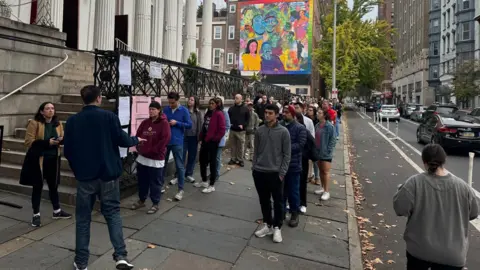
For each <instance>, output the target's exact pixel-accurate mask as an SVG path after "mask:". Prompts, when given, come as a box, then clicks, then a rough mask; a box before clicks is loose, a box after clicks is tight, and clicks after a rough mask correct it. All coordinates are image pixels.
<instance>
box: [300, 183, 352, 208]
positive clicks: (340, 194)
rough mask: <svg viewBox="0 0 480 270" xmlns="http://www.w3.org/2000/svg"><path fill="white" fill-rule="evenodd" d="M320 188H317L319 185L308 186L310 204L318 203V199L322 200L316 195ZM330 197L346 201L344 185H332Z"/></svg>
mask: <svg viewBox="0 0 480 270" xmlns="http://www.w3.org/2000/svg"><path fill="white" fill-rule="evenodd" d="M319 188H320V186H317V185H311V184H309V185H307V201H308V202H311V203H316V202H318V198H320V195H316V194H315V193H314V191H315V190H317V189H319ZM330 197H332V198H338V199H343V200H345V199H346V198H347V195H346V191H345V185H342V184H338V185H334V184H332V185H330Z"/></svg>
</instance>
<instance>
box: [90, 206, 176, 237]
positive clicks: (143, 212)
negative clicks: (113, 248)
mask: <svg viewBox="0 0 480 270" xmlns="http://www.w3.org/2000/svg"><path fill="white" fill-rule="evenodd" d="M175 205H177V204H176V203H173V202H169V201H161V202H160V205H159V209H158V211H157V213H155V214H151V215H150V214H147V210H148V209H149V208H150V206H151V204H147V207H144V208H142V209H138V210H130V209H125V208H120V215H121V216H122V224H123V227H126V228H131V229H136V230H139V229H141V228H143V227H145V226H146V225H147V224H149V223H150V222H152V221H154V220H155V219H157V218H159V217H160V216H161V215H162V214H163V213H165V212H166V211H168V210H170V209H171V208H172V207H174V206H175ZM92 220H93V221H96V222H100V223H107V222H106V221H105V218H104V217H103V215H102V214H101V213H97V214H95V215H93V216H92Z"/></svg>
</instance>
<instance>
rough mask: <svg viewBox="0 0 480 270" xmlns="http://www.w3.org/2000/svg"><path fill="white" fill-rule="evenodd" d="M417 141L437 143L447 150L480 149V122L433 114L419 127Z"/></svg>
mask: <svg viewBox="0 0 480 270" xmlns="http://www.w3.org/2000/svg"><path fill="white" fill-rule="evenodd" d="M417 142H419V143H437V144H440V145H441V146H442V147H443V148H444V149H445V150H447V151H448V150H451V149H453V148H455V149H459V150H468V151H472V150H480V124H476V123H469V122H465V121H461V120H456V119H454V118H453V116H452V115H451V116H445V115H441V114H432V115H430V116H429V117H428V118H427V119H425V121H424V122H422V123H421V124H420V125H419V126H418V128H417Z"/></svg>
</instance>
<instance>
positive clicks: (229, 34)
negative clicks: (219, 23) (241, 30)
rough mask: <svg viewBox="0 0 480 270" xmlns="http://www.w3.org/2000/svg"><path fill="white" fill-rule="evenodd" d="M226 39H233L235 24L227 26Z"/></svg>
mask: <svg viewBox="0 0 480 270" xmlns="http://www.w3.org/2000/svg"><path fill="white" fill-rule="evenodd" d="M228 39H235V25H229V26H228Z"/></svg>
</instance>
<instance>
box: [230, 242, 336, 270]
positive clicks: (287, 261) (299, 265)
mask: <svg viewBox="0 0 480 270" xmlns="http://www.w3.org/2000/svg"><path fill="white" fill-rule="evenodd" d="M234 269H235V270H251V269H255V270H270V269H276V270H312V269H319V270H341V269H345V268H340V267H336V266H332V265H328V264H322V263H318V262H313V261H309V260H304V259H300V258H296V257H292V256H288V255H283V254H279V253H274V252H270V251H265V250H261V249H255V248H252V247H247V248H246V249H245V250H244V251H243V253H242V255H240V258H239V259H238V261H237V262H236V263H235V266H234Z"/></svg>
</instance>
